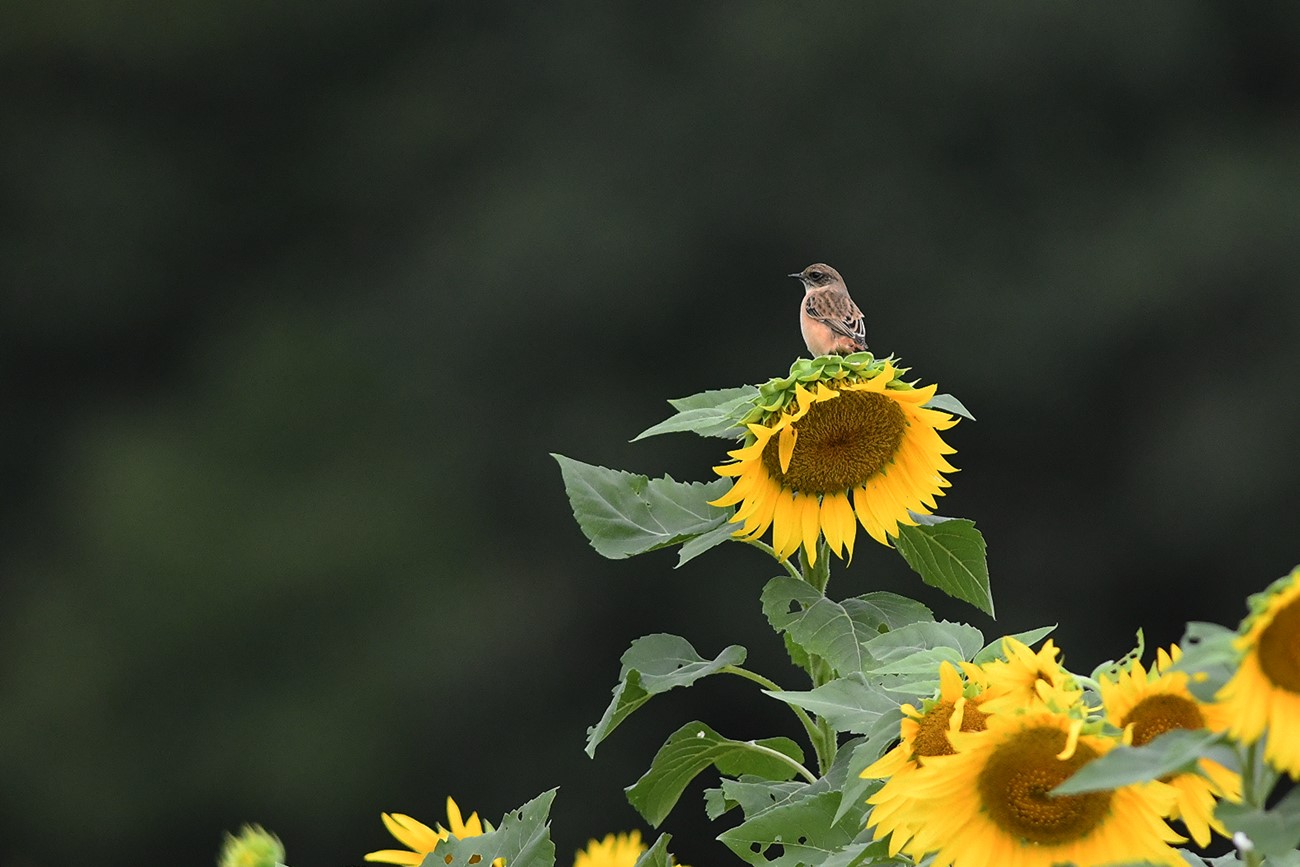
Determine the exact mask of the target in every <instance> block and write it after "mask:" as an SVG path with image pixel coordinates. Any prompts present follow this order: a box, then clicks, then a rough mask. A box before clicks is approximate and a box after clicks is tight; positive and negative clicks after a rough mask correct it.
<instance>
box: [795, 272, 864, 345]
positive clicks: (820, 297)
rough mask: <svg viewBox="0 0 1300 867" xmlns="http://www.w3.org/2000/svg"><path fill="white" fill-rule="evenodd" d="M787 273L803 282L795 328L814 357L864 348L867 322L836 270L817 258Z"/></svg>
mask: <svg viewBox="0 0 1300 867" xmlns="http://www.w3.org/2000/svg"><path fill="white" fill-rule="evenodd" d="M787 276H790V277H794V278H795V279H796V280H798V281H799V282H800V283H802V284H803V288H804V296H803V304H801V305H800V306H799V330H800V331H802V332H803V342H804V343H806V344H808V351H809V352H811V353H812V354H813V356H814V357H816V356H818V355H830V354H832V353H834V354H836V355H848V354H849V353H851V352H861V351H862V350H864V349H866V348H867V323H866V321H865V320H864V319H863V318H862V311H861V310H859V309H858V305H856V304H854V303H853V299H852V298H850V297H849V290H848V288H847V287H845V285H844V278H843V277H841V276H840V272H839V271H836V270H835V269H834V268H832V267H831V266H830V265H824V264H822V263H821V262H818V263H817V264H816V265H809V266H808V267H807V268H804V269H803V270H802V271H800V272H799V273H797V274H789V275H787Z"/></svg>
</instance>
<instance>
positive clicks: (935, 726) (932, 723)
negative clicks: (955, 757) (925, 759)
mask: <svg viewBox="0 0 1300 867" xmlns="http://www.w3.org/2000/svg"><path fill="white" fill-rule="evenodd" d="M956 709H957V706H956V704H955V703H953V702H951V701H941V702H939V703H938V704H936V705H935V706H934V707H932V708H930V709H929V710H928V711H926V712H925V714H924V715H922V717H921V718H920V719H919V720H917V721H916V723H917V731H916V737H915V738H913V739H912V754H913V755H916V756H950V755H952V754H953V753H954V752H956V751H955V750H954V749H953V748H952V744H951V743H950V742H949V741H948V720H950V719H952V714H953V711H955V710H956ZM988 716H989V715H988V714H986V713H984V712H983V711H982V710H980V709H978V708H976V707H975V706H974V705H972V704H971V703H970V702H967V703H966V707H965V708H963V709H962V714H961V730H962V731H964V732H982V731H984V720H986V719H988Z"/></svg>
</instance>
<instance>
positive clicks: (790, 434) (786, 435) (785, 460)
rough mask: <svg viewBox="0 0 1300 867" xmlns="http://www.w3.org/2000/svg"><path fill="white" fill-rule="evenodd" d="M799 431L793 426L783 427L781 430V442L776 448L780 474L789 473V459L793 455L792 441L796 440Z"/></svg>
mask: <svg viewBox="0 0 1300 867" xmlns="http://www.w3.org/2000/svg"><path fill="white" fill-rule="evenodd" d="M798 436H799V431H798V430H796V429H795V428H794V427H793V426H788V427H785V428H783V429H782V430H781V442H780V443H779V445H778V446H777V449H778V457H779V458H780V459H781V472H783V473H788V472H790V458H791V457H792V456H793V455H794V441H795V440H796V439H797V438H798Z"/></svg>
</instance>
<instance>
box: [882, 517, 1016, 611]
mask: <svg viewBox="0 0 1300 867" xmlns="http://www.w3.org/2000/svg"><path fill="white" fill-rule="evenodd" d="M916 519H917V522H918V523H917V525H916V526H915V527H909V526H907V525H900V526H899V528H898V539H897V540H896V542H897V545H898V552H899V553H900V554H902V555H903V559H904V560H906V561H907V565H909V566H911V567H912V569H913V570H914V571H915V572H916V573H917V574H918V575H920V576H921V580H922V581H924V582H925V583H926V584H929V585H930V586H931V587H938V588H939V589H940V590H942V591H943V592H944V593H947V594H948V595H949V596H952V597H955V598H957V599H961V600H963V601H966V602H969V603H970V604H971V605H974V606H975V607H976V608H978V609H979V610H980V611H983V612H984V613H986V614H988V615H989V616H990V617H991V616H993V593H992V591H991V590H990V589H989V565H988V560H987V558H986V556H985V550H986V546H985V544H984V536H983V535H981V534H980V531H979V530H976V529H975V522H974V521H969V520H967V519H965V518H941V517H939V516H937V515H917V516H916Z"/></svg>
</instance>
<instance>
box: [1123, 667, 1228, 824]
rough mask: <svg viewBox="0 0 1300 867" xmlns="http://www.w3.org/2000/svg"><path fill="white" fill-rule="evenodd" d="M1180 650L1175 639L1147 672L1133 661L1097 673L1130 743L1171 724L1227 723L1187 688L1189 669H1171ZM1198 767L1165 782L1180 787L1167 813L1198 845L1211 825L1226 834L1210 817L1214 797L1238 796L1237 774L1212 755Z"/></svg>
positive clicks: (1218, 727) (1213, 726)
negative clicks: (1114, 670)
mask: <svg viewBox="0 0 1300 867" xmlns="http://www.w3.org/2000/svg"><path fill="white" fill-rule="evenodd" d="M1181 655H1182V651H1181V650H1180V649H1179V647H1178V645H1176V644H1175V645H1174V646H1173V647H1171V648H1170V650H1169V652H1168V653H1165V652H1164V651H1160V652H1159V653H1158V654H1157V656H1156V664H1155V667H1154V669H1152V670H1151V671H1150V672H1148V671H1147V670H1146V669H1145V668H1144V667H1143V665H1142V663H1141V662H1138V661H1134V662H1133V663H1132V665H1131V666H1130V667H1129V668H1127V669H1125V670H1121V671H1120V672H1119V673H1118V675H1117V676H1116V677H1115V679H1113V680H1112V679H1111V678H1109V677H1106V676H1104V675H1103V676H1101V677H1100V678H1098V681H1097V687H1098V689H1099V691H1100V692H1101V701H1102V705H1103V707H1104V708H1105V711H1106V718H1107V719H1108V720H1109V721H1110V722H1111V724H1112V725H1114V726H1115V727H1116V728H1120V729H1126V730H1128V734H1129V737H1130V738H1131V740H1132V743H1133V745H1134V746H1138V747H1140V746H1142V745H1143V744H1146V743H1149V742H1151V741H1152V740H1154V739H1155V738H1156V737H1158V736H1160V735H1162V734H1164V733H1165V732H1167V731H1172V730H1173V729H1202V728H1204V729H1210V730H1211V731H1223V730H1225V729H1227V728H1228V726H1229V725H1230V724H1231V719H1230V718H1229V717H1228V715H1227V714H1226V713H1225V712H1224V708H1223V707H1222V706H1221V705H1213V704H1206V703H1204V702H1200V701H1197V699H1196V697H1195V696H1193V695H1192V693H1191V690H1189V689H1188V688H1187V682H1188V674H1187V672H1184V671H1170V670H1169V669H1170V667H1171V666H1172V665H1173V664H1174V663H1175V662H1177V661H1178V658H1179V656H1181ZM1199 768H1200V771H1201V773H1195V772H1189V773H1185V774H1174V775H1173V776H1172V777H1170V778H1168V779H1165V780H1164V782H1166V783H1168V784H1169V785H1171V786H1172V787H1173V788H1174V789H1175V790H1176V791H1177V793H1178V794H1177V798H1178V799H1177V803H1176V804H1175V805H1174V808H1173V811H1172V812H1171V813H1170V817H1171V818H1174V819H1182V821H1183V824H1184V825H1186V826H1187V831H1188V833H1189V834H1191V836H1192V839H1193V840H1195V841H1196V845H1198V846H1206V845H1208V844H1209V842H1210V830H1211V829H1213V830H1215V831H1218V832H1219V833H1220V834H1224V835H1225V836H1226V835H1227V831H1226V829H1225V828H1224V827H1223V823H1222V822H1219V821H1218V820H1216V819H1215V818H1214V804H1215V799H1216V798H1227V799H1229V800H1234V801H1235V800H1240V798H1241V776H1240V775H1239V774H1237V773H1235V772H1233V771H1230V770H1229V769H1227V768H1225V767H1224V766H1223V765H1221V764H1219V763H1218V762H1215V761H1213V760H1211V759H1204V758H1203V759H1201V760H1200V762H1199Z"/></svg>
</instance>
